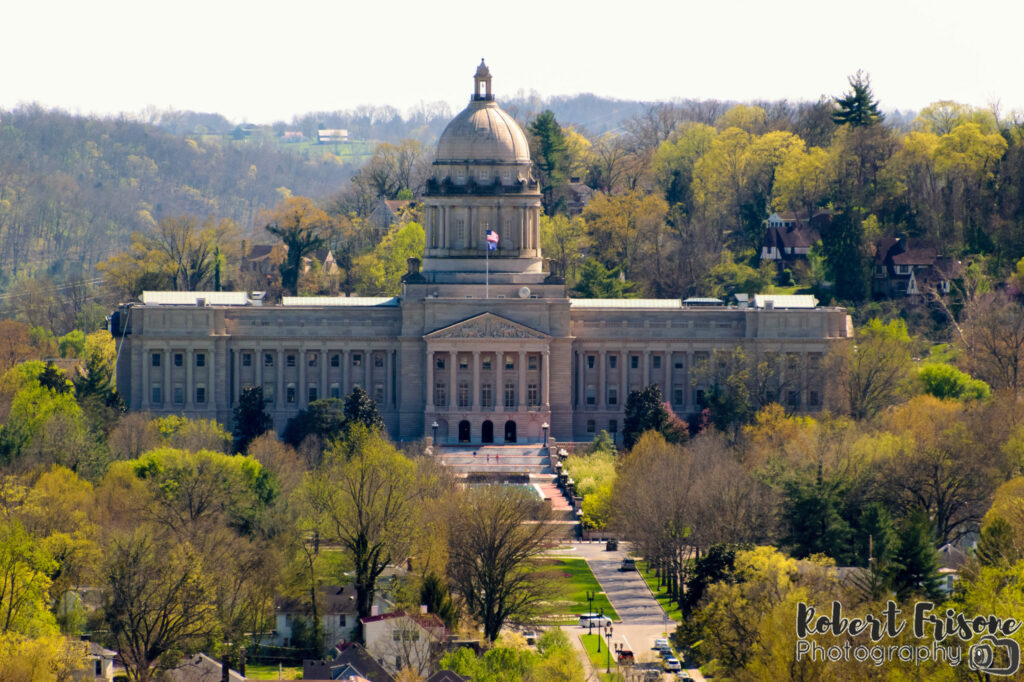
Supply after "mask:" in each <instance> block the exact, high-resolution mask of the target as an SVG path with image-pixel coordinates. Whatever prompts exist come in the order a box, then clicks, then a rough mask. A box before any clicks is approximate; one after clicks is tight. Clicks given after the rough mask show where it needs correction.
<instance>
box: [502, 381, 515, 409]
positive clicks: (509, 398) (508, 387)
mask: <svg viewBox="0 0 1024 682" xmlns="http://www.w3.org/2000/svg"><path fill="white" fill-rule="evenodd" d="M515 406H516V385H515V384H505V407H507V408H512V407H515Z"/></svg>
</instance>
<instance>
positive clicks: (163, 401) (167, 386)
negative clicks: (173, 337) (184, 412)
mask: <svg viewBox="0 0 1024 682" xmlns="http://www.w3.org/2000/svg"><path fill="white" fill-rule="evenodd" d="M171 357H172V356H171V347H170V346H165V347H164V389H163V390H162V391H160V405H161V406H163V407H166V406H167V405H169V404H170V399H169V398H168V397H167V396H168V395H170V396H171V398H173V397H174V394H173V393H168V391H170V390H171Z"/></svg>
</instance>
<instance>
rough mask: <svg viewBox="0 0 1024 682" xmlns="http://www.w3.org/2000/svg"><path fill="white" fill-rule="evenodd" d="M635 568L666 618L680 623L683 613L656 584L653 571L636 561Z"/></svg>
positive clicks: (656, 579) (664, 590)
mask: <svg viewBox="0 0 1024 682" xmlns="http://www.w3.org/2000/svg"><path fill="white" fill-rule="evenodd" d="M636 568H637V570H638V571H640V575H641V576H642V577H643V579H644V582H645V583H647V587H649V588H650V589H651V594H653V595H654V598H655V599H657V600H658V603H659V604H660V605H661V608H662V609H664V610H665V612H666V613H667V614H668V617H669V618H670V619H672V620H674V621H675V622H677V623H682V622H683V612H682V610H681V609H680V608H679V604H677V603H675V602H674V601H672V600H671V599H670V598H669V596H668V590H667V589H666V588H665V587H663V586H661V585H659V584H658V578H657V576H655V575H654V571H653V570H652V569H651V568H650V566H648V565H647V562H646V561H637V562H636Z"/></svg>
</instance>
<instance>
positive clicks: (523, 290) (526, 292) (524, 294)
mask: <svg viewBox="0 0 1024 682" xmlns="http://www.w3.org/2000/svg"><path fill="white" fill-rule="evenodd" d="M519 298H530V287H520V289H519Z"/></svg>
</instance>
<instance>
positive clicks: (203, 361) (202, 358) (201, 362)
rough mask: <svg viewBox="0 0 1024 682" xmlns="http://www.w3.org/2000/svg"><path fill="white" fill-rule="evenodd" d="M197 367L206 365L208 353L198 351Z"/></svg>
mask: <svg viewBox="0 0 1024 682" xmlns="http://www.w3.org/2000/svg"><path fill="white" fill-rule="evenodd" d="M196 367H206V353H196Z"/></svg>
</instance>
